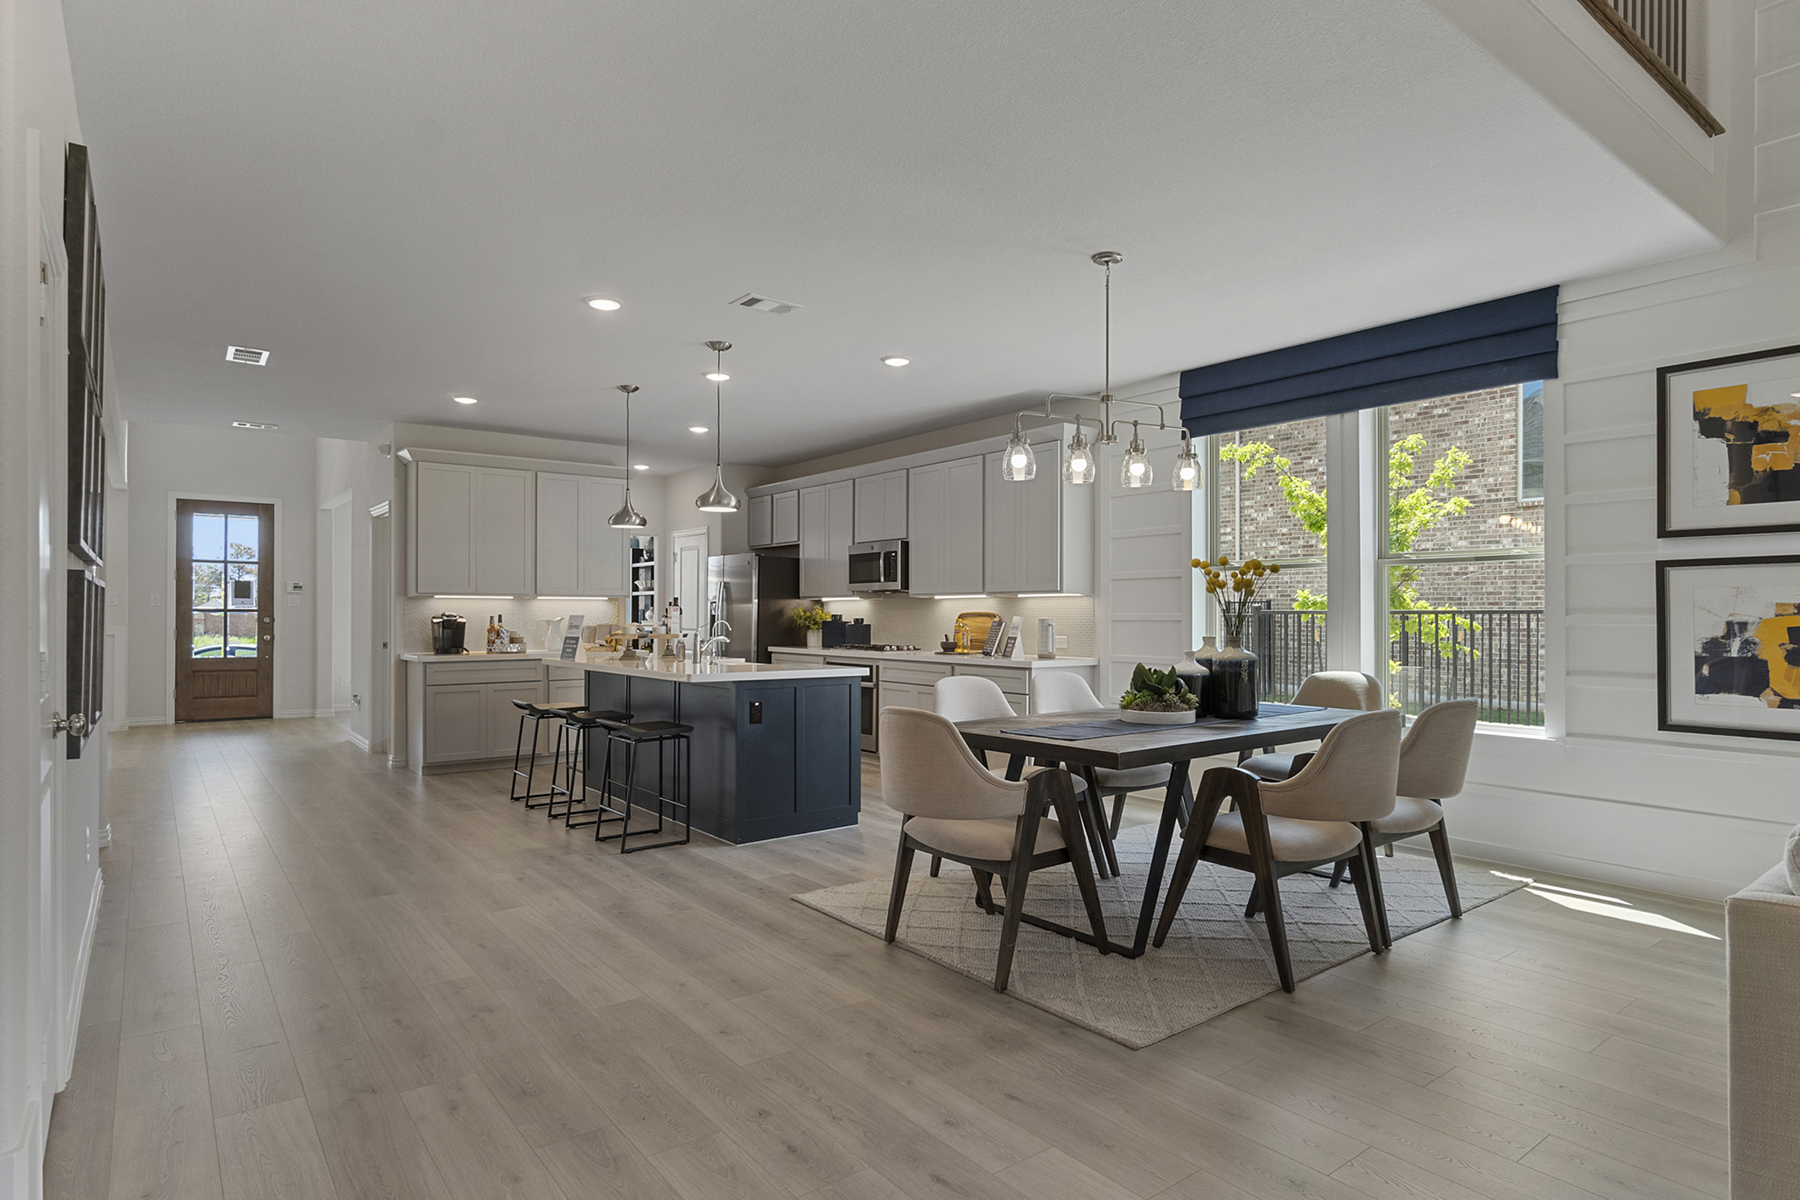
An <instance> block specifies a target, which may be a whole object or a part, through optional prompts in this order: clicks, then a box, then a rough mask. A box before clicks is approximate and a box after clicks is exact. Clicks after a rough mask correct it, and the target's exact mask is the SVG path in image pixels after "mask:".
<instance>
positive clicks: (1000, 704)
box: [931, 675, 1113, 876]
mask: <svg viewBox="0 0 1800 1200" xmlns="http://www.w3.org/2000/svg"><path fill="white" fill-rule="evenodd" d="M932 690H933V691H935V692H936V693H937V696H936V701H935V703H936V704H937V713H938V715H939V716H941V717H945V718H947V719H949V720H950V721H953V722H955V721H984V720H987V719H988V718H990V717H1016V716H1018V715H1019V714H1018V713H1016V712H1014V711H1013V706H1012V705H1011V704H1010V703H1009V702H1008V701H1007V699H1006V693H1005V692H1002V691H1001V690H1000V685H999V684H997V683H995V682H994V681H993V680H991V679H988V678H985V677H983V676H980V675H950V676H946V677H945V678H943V679H940V680H938V681H937V683H936V684H935V685H934V686H933V689H932ZM972 753H974V755H975V758H976V760H977V761H978V762H980V763H982V764H984V765H985V764H986V763H987V753H986V752H985V751H972ZM1041 770H1043V768H1042V767H1027V768H1026V769H1025V774H1026V777H1030V776H1031V775H1033V774H1035V773H1036V772H1038V771H1041ZM1074 787H1075V791H1076V793H1077V798H1078V799H1079V801H1080V803H1081V810H1082V812H1081V817H1082V821H1083V823H1084V825H1085V826H1086V828H1087V835H1088V844H1089V845H1090V846H1093V847H1094V849H1095V850H1096V852H1097V854H1096V858H1095V862H1096V864H1097V865H1098V866H1099V867H1100V869H1101V870H1102V872H1103V873H1104V871H1105V870H1106V867H1107V865H1108V864H1109V863H1110V862H1111V861H1112V859H1113V853H1112V844H1111V839H1110V838H1109V837H1108V836H1107V835H1106V826H1105V821H1104V819H1103V816H1102V815H1101V814H1100V813H1099V811H1098V803H1099V802H1098V801H1090V800H1089V799H1088V796H1087V784H1086V783H1085V782H1083V781H1082V778H1081V777H1080V776H1079V775H1077V776H1074ZM1102 856H1104V857H1102ZM941 865H942V864H941V863H940V861H939V860H938V859H936V858H934V859H932V860H931V873H932V875H933V876H936V875H937V873H938V868H939V867H940V866H941Z"/></svg>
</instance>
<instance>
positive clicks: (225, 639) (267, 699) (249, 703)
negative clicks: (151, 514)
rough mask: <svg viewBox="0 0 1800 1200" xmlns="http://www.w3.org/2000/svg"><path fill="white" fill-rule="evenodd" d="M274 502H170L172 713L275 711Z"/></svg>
mask: <svg viewBox="0 0 1800 1200" xmlns="http://www.w3.org/2000/svg"><path fill="white" fill-rule="evenodd" d="M274 535H275V506H274V505H272V504H243V503H238V502H235V501H227V500H178V501H176V503H175V719H176V720H177V721H222V720H231V719H235V718H241V717H272V716H274V715H275V686H274V685H275V596H274V586H275V542H274Z"/></svg>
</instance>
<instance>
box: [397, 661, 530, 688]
mask: <svg viewBox="0 0 1800 1200" xmlns="http://www.w3.org/2000/svg"><path fill="white" fill-rule="evenodd" d="M543 678H544V664H543V662H542V661H540V660H538V659H535V658H533V659H527V660H525V661H524V662H467V663H426V664H425V686H426V687H438V686H440V685H443V684H446V683H537V682H540V681H542V679H543Z"/></svg>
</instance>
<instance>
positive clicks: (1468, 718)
mask: <svg viewBox="0 0 1800 1200" xmlns="http://www.w3.org/2000/svg"><path fill="white" fill-rule="evenodd" d="M1475 717H1476V704H1475V701H1473V700H1446V701H1445V702H1444V703H1442V704H1434V705H1432V706H1431V707H1430V708H1428V709H1426V710H1425V711H1424V712H1422V713H1420V714H1419V715H1418V716H1416V717H1414V718H1413V722H1412V726H1411V727H1410V728H1409V729H1407V731H1406V738H1405V740H1404V741H1402V742H1401V743H1400V773H1399V778H1398V781H1397V782H1396V783H1395V785H1394V790H1395V792H1396V798H1395V800H1394V811H1393V812H1391V813H1389V814H1388V815H1387V816H1385V817H1377V818H1375V819H1374V820H1373V821H1370V822H1369V824H1368V827H1367V828H1366V829H1364V830H1363V835H1364V837H1365V838H1366V839H1367V841H1368V843H1369V849H1370V850H1371V851H1373V850H1378V849H1380V848H1381V847H1383V846H1391V845H1392V844H1394V843H1395V842H1401V841H1405V840H1406V839H1407V838H1410V837H1418V836H1419V835H1420V834H1421V833H1424V834H1429V835H1430V836H1431V853H1432V856H1433V857H1434V858H1436V859H1437V868H1438V875H1439V876H1440V877H1442V879H1443V881H1444V898H1445V899H1446V900H1448V901H1449V902H1450V915H1451V916H1453V917H1460V916H1462V897H1461V896H1459V895H1458V894H1457V891H1456V864H1455V863H1454V862H1453V861H1452V860H1451V858H1450V834H1449V833H1448V831H1447V830H1446V829H1445V827H1444V806H1443V803H1442V802H1443V801H1445V800H1448V799H1449V798H1450V797H1452V796H1454V795H1456V794H1457V793H1458V792H1460V791H1462V789H1463V779H1464V777H1466V776H1467V775H1468V773H1469V751H1470V750H1471V749H1472V748H1473V747H1474V745H1475ZM1341 876H1342V872H1341V870H1338V869H1334V871H1333V873H1332V880H1331V882H1332V883H1333V884H1336V883H1337V882H1338V879H1339V878H1341ZM1376 890H1377V894H1379V891H1380V887H1379V883H1377V889H1376ZM1377 915H1379V916H1380V918H1381V936H1382V940H1383V941H1384V942H1386V943H1387V944H1388V945H1392V944H1393V938H1392V937H1390V936H1389V934H1388V928H1387V909H1386V906H1385V905H1384V906H1383V907H1382V909H1381V911H1380V912H1379V913H1378V914H1377Z"/></svg>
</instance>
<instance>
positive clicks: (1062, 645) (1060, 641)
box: [1056, 635, 1069, 650]
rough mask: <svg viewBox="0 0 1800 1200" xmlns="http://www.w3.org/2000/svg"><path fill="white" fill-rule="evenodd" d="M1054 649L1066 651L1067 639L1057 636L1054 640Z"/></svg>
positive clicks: (1067, 646)
mask: <svg viewBox="0 0 1800 1200" xmlns="http://www.w3.org/2000/svg"><path fill="white" fill-rule="evenodd" d="M1056 648H1057V649H1058V650H1067V649H1068V648H1069V639H1068V638H1066V637H1063V636H1061V635H1058V636H1057V639H1056Z"/></svg>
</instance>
